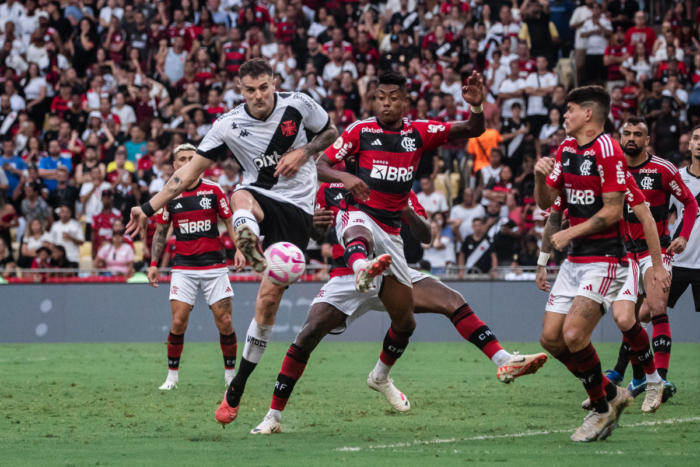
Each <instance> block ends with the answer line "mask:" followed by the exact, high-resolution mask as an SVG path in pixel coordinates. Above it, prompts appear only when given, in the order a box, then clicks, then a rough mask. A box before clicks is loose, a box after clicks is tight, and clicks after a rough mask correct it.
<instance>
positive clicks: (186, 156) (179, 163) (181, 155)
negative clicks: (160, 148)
mask: <svg viewBox="0 0 700 467" xmlns="http://www.w3.org/2000/svg"><path fill="white" fill-rule="evenodd" d="M193 157H194V151H180V152H178V153H177V156H176V157H175V160H174V161H173V168H174V169H175V170H178V169H179V168H180V167H184V166H186V165H187V164H188V163H189V162H190V161H191V160H192V158H193Z"/></svg>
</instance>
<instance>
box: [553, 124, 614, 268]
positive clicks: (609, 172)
mask: <svg viewBox="0 0 700 467" xmlns="http://www.w3.org/2000/svg"><path fill="white" fill-rule="evenodd" d="M555 159H556V162H555V165H554V170H553V171H552V173H551V174H550V175H549V177H547V185H549V186H551V187H554V188H556V189H558V190H559V191H561V192H563V193H565V194H566V202H567V205H568V207H569V220H570V222H571V225H572V226H575V225H578V224H581V223H583V222H585V221H587V220H588V219H590V218H591V217H593V216H594V215H595V214H596V213H597V212H598V211H600V210H601V209H602V208H603V194H604V193H612V192H619V191H622V192H626V191H627V183H626V180H625V176H626V174H627V161H626V160H625V157H624V156H623V154H622V148H620V144H619V143H618V142H617V141H615V140H614V139H612V138H611V137H610V136H608V135H606V134H601V135H599V136H598V137H596V138H595V139H594V140H593V141H591V142H590V143H588V144H586V145H585V146H579V145H578V143H577V142H576V139H574V138H567V139H566V140H564V142H563V143H562V144H561V146H559V150H558V151H557V154H556V158H555ZM626 231H627V230H626V224H625V221H624V220H621V221H620V222H619V223H616V224H615V225H611V226H609V227H608V228H606V229H605V230H603V231H601V232H597V233H594V234H592V235H586V236H585V237H579V238H576V239H574V240H573V242H572V243H571V245H570V247H569V257H568V259H569V261H571V262H572V263H595V262H606V263H617V262H624V261H625V257H626V255H627V252H626V250H625V243H624V235H625V233H626Z"/></svg>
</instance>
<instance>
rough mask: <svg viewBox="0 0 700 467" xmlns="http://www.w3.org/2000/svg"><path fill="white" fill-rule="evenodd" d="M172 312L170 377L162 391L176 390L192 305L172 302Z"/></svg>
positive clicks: (169, 356) (169, 353) (169, 350)
mask: <svg viewBox="0 0 700 467" xmlns="http://www.w3.org/2000/svg"><path fill="white" fill-rule="evenodd" d="M170 310H171V312H172V315H173V318H172V322H171V324H170V334H169V335H168V346H167V352H168V377H167V379H166V380H165V383H163V385H162V386H161V387H160V389H165V390H169V389H175V388H177V383H178V381H179V370H180V357H181V356H182V348H183V345H184V343H185V331H186V330H187V323H188V322H189V319H190V311H191V310H192V305H190V304H189V303H184V302H179V301H177V300H171V301H170Z"/></svg>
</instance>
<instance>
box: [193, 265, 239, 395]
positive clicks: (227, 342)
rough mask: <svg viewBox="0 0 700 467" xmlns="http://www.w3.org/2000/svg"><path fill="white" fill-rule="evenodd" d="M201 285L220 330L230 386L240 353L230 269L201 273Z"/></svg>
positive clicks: (225, 371) (227, 380)
mask: <svg viewBox="0 0 700 467" xmlns="http://www.w3.org/2000/svg"><path fill="white" fill-rule="evenodd" d="M200 284H201V288H202V293H203V294H204V298H205V300H206V301H207V303H208V304H209V308H211V311H212V313H213V314H214V322H215V323H216V327H217V328H218V329H219V345H220V346H221V353H222V355H223V357H224V382H225V384H226V386H228V385H229V384H230V383H231V380H232V379H233V377H234V376H235V374H236V353H237V352H238V339H237V338H236V332H235V330H234V329H233V323H232V321H231V314H232V312H233V309H232V308H233V290H232V289H231V282H230V281H229V278H228V268H221V269H213V270H206V271H200Z"/></svg>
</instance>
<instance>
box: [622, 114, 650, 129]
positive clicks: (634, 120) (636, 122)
mask: <svg viewBox="0 0 700 467" xmlns="http://www.w3.org/2000/svg"><path fill="white" fill-rule="evenodd" d="M625 125H633V126H637V125H644V126H646V127H648V126H649V125H647V122H646V120H644V119H643V118H642V117H637V116H632V117H630V118H628V119H627V121H626V122H625Z"/></svg>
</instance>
